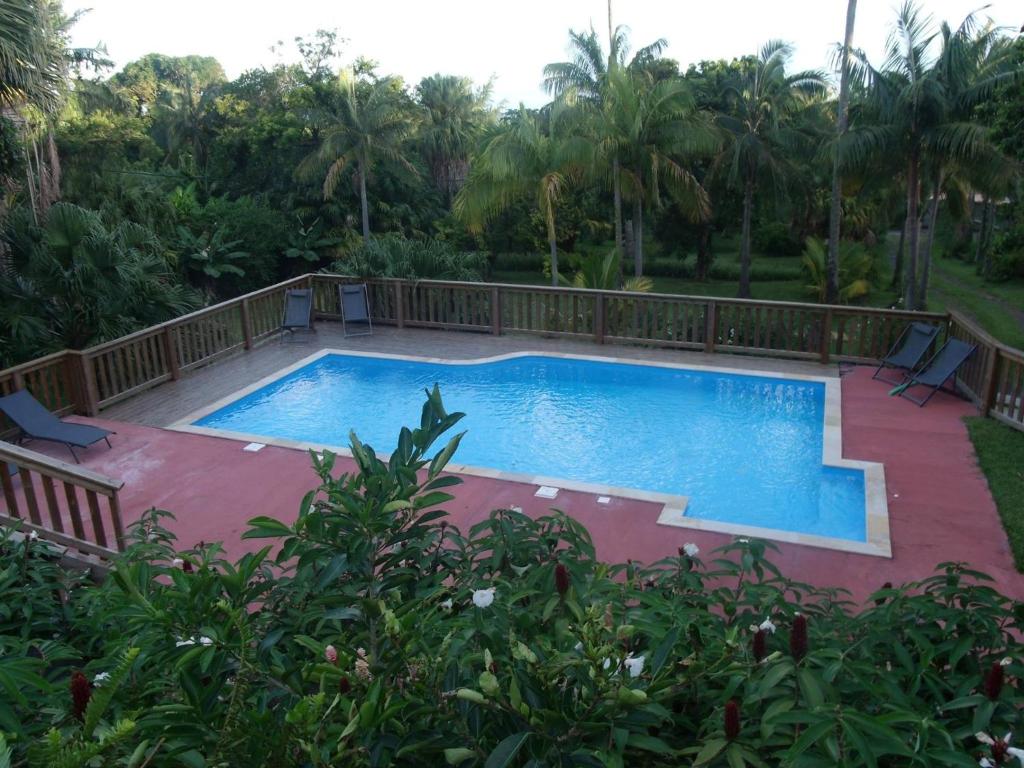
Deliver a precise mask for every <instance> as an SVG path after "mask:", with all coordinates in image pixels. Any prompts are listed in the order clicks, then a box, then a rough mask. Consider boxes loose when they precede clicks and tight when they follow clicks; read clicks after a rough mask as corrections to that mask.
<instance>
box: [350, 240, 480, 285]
mask: <svg viewBox="0 0 1024 768" xmlns="http://www.w3.org/2000/svg"><path fill="white" fill-rule="evenodd" d="M331 268H332V270H333V271H335V272H338V273H340V274H344V275H356V276H358V277H399V278H403V279H406V280H469V281H478V280H481V279H482V277H483V274H484V272H485V271H486V269H487V256H486V255H485V254H483V253H479V252H467V251H458V250H456V249H455V248H454V247H452V246H451V245H449V244H448V243H445V242H443V241H441V240H425V241H423V240H407V239H406V238H404V237H401V236H400V235H394V234H388V235H384V236H383V237H375V238H373V239H371V240H370V241H369V242H368V243H364V244H360V245H358V246H356V247H355V248H353V249H352V250H351V251H349V253H348V254H346V255H345V256H344V257H343V258H341V259H339V260H338V261H336V262H334V264H333V265H332V267H331Z"/></svg>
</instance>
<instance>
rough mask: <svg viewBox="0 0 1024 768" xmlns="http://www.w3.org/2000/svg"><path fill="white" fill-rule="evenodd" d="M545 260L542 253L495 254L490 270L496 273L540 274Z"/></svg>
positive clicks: (545, 257)
mask: <svg viewBox="0 0 1024 768" xmlns="http://www.w3.org/2000/svg"><path fill="white" fill-rule="evenodd" d="M547 260H548V257H547V256H546V255H545V254H543V253H496V254H494V256H493V258H492V259H491V268H492V269H494V270H496V271H498V272H540V271H542V270H543V269H544V265H545V264H546V263H547Z"/></svg>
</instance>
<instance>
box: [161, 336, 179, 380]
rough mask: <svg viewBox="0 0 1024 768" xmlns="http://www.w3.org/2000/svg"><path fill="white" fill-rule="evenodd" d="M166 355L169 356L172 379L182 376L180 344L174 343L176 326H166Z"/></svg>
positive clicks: (168, 366)
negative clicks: (179, 359)
mask: <svg viewBox="0 0 1024 768" xmlns="http://www.w3.org/2000/svg"><path fill="white" fill-rule="evenodd" d="M163 338H164V355H166V357H167V370H168V372H169V373H170V374H171V381H177V380H178V379H180V378H181V367H180V366H179V365H178V345H177V344H175V343H174V328H172V327H171V326H169V325H168V326H166V327H165V328H164V333H163Z"/></svg>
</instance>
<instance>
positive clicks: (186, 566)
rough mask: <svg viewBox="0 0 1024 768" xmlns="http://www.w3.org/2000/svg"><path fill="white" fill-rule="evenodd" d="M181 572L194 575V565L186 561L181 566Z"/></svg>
mask: <svg viewBox="0 0 1024 768" xmlns="http://www.w3.org/2000/svg"><path fill="white" fill-rule="evenodd" d="M181 570H183V571H184V572H185V573H192V563H190V562H189V561H188V560H186V561H185V562H183V563H182V564H181Z"/></svg>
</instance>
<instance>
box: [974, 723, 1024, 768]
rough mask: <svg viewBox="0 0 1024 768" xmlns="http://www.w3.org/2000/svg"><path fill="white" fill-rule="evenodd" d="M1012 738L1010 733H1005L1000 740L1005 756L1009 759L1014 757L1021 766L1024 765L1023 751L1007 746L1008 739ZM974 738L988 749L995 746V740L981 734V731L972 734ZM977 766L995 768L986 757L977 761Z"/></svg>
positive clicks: (985, 734)
mask: <svg viewBox="0 0 1024 768" xmlns="http://www.w3.org/2000/svg"><path fill="white" fill-rule="evenodd" d="M1012 736H1013V734H1012V733H1007V734H1006V735H1005V736H1004V737H1003V738H1002V739H1001V741H1002V742H1003V744H1005V745H1006V754H1007V755H1009V756H1010V757H1016V758H1017V759H1018V760H1019V761H1020V763H1021V765H1024V749H1017V748H1016V747H1011V746H1009V744H1010V739H1011V738H1012ZM974 738H976V739H977V740H978V741H980V742H981V743H982V744H987V745H988V746H990V747H992V746H995V744H996V739H993V738H992V737H991V736H989V735H988V734H987V733H982V732H981V731H979V732H978V733H976V734H974ZM978 765H982V766H987V767H988V768H995V765H996V764H995V763H993V762H992V761H991V760H989V759H988V758H987V757H983V758H981V760H979V761H978Z"/></svg>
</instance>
